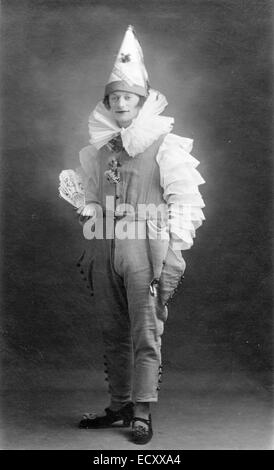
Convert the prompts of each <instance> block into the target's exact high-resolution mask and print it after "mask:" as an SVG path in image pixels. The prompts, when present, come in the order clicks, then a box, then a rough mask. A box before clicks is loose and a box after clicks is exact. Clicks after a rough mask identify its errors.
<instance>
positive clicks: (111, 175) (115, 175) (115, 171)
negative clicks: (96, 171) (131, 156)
mask: <svg viewBox="0 0 274 470" xmlns="http://www.w3.org/2000/svg"><path fill="white" fill-rule="evenodd" d="M120 166H121V163H120V162H119V161H118V160H117V159H116V158H115V157H112V158H111V160H110V161H109V162H108V168H109V169H108V170H106V171H105V176H106V178H107V180H108V182H109V183H112V184H117V183H120V180H121V178H120V172H119V167H120Z"/></svg>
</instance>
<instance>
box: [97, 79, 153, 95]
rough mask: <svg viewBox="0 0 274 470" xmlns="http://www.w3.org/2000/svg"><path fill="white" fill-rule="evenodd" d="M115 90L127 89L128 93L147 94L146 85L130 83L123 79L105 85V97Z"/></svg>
mask: <svg viewBox="0 0 274 470" xmlns="http://www.w3.org/2000/svg"><path fill="white" fill-rule="evenodd" d="M115 91H125V92H128V93H135V94H136V95H140V96H147V90H146V89H145V88H144V87H142V86H140V85H129V84H128V83H127V82H124V81H122V80H119V81H117V82H111V83H108V84H107V85H106V87H105V97H106V96H108V95H109V94H110V93H114V92H115Z"/></svg>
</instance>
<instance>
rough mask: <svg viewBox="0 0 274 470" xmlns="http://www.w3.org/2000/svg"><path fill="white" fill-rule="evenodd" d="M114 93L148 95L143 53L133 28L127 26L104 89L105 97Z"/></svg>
mask: <svg viewBox="0 0 274 470" xmlns="http://www.w3.org/2000/svg"><path fill="white" fill-rule="evenodd" d="M114 91H127V92H131V93H136V94H138V95H141V96H147V93H148V74H147V71H146V68H145V64H144V57H143V51H142V48H141V46H140V43H139V41H138V39H137V37H136V34H135V31H134V28H133V26H129V27H128V29H127V31H126V33H125V36H124V39H123V41H122V44H121V47H120V50H119V52H118V55H117V57H116V60H115V63H114V67H113V69H112V72H111V74H110V77H109V79H108V82H107V85H106V88H105V96H107V95H109V93H113V92H114Z"/></svg>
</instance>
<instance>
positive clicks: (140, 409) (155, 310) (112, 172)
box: [77, 26, 204, 444]
mask: <svg viewBox="0 0 274 470" xmlns="http://www.w3.org/2000/svg"><path fill="white" fill-rule="evenodd" d="M166 105H167V101H166V99H165V97H164V96H163V95H162V94H161V93H159V92H158V91H156V90H153V89H152V88H150V86H149V83H148V74H147V71H146V68H145V65H144V59H143V53H142V49H141V47H140V44H139V42H138V40H137V38H136V34H135V32H134V29H133V27H132V26H129V27H128V29H127V31H126V33H125V36H124V39H123V41H122V45H121V47H120V50H119V53H118V55H117V58H116V61H115V64H114V68H113V70H112V72H111V75H110V78H109V80H108V82H107V84H106V87H105V94H104V97H103V100H102V101H100V102H99V103H98V105H97V106H96V108H95V109H94V111H93V112H92V114H91V116H90V119H89V132H90V145H88V146H87V147H85V148H83V149H82V150H81V152H80V163H81V167H80V168H79V169H78V170H77V174H78V176H79V177H80V178H81V180H82V183H83V186H84V197H85V203H84V204H83V205H82V206H81V207H80V208H79V209H78V213H79V214H80V218H81V219H82V220H85V221H87V222H86V223H85V224H84V227H83V232H84V235H85V237H86V238H87V239H89V238H92V239H90V240H89V241H88V244H89V250H88V251H86V252H85V253H84V254H83V256H82V257H81V259H80V260H79V266H80V269H81V272H82V273H83V274H84V278H85V279H87V280H88V282H89V287H90V288H91V289H92V290H93V291H94V297H93V299H92V305H93V308H95V309H97V311H98V318H99V320H100V324H101V328H102V336H103V342H104V350H105V366H106V373H107V379H108V383H109V393H110V403H109V405H108V407H107V408H106V409H105V412H103V413H101V414H94V413H87V414H85V415H84V416H83V417H82V419H81V421H80V424H79V427H80V428H93V429H95V428H102V427H111V426H112V425H113V424H114V423H118V421H122V423H123V424H124V425H125V426H130V425H131V426H132V428H131V433H132V441H133V442H135V443H136V444H146V443H147V442H149V441H150V439H151V438H152V435H153V430H152V418H151V409H150V404H151V403H155V402H157V400H158V390H159V382H160V381H161V374H162V366H161V337H162V334H163V328H164V322H165V321H166V319H167V315H168V310H167V304H168V301H169V300H170V298H171V297H172V295H173V293H174V291H175V290H176V289H177V287H178V284H179V283H180V282H181V280H182V277H183V273H184V270H185V262H184V259H183V257H182V250H187V249H189V248H190V247H191V246H192V244H193V238H194V237H195V231H196V229H197V228H198V227H199V226H200V225H201V224H202V221H203V220H204V215H203V212H202V208H203V207H204V203H203V199H202V197H201V195H200V192H199V189H198V187H199V185H200V184H202V183H204V180H203V178H202V177H201V176H200V174H199V172H198V171H197V169H196V167H197V165H198V164H199V162H198V161H197V160H196V159H195V158H194V157H192V156H191V155H190V153H189V152H190V151H191V148H192V140H190V139H187V138H183V137H179V136H178V135H175V134H172V133H171V131H172V127H173V122H174V119H173V118H170V117H165V116H161V115H160V114H161V113H162V111H163V110H164V109H165V107H166ZM155 208H156V209H155ZM102 221H103V225H101V227H102V226H103V229H102V230H99V229H98V227H99V225H100V224H102ZM96 225H97V227H96ZM125 228H126V231H125ZM92 230H93V231H92ZM100 233H101V235H98V234H100ZM102 233H103V234H102ZM91 234H93V236H91ZM96 234H97V236H96Z"/></svg>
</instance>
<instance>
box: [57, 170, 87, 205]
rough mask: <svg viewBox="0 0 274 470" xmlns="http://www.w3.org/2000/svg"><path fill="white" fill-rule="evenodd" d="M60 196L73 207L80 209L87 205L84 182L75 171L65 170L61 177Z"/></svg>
mask: <svg viewBox="0 0 274 470" xmlns="http://www.w3.org/2000/svg"><path fill="white" fill-rule="evenodd" d="M59 180H60V185H59V188H58V189H59V195H60V197H62V198H63V199H65V200H66V201H67V202H69V203H70V204H71V205H72V206H74V207H76V208H77V209H79V207H82V206H84V205H85V192H84V186H83V182H82V180H81V177H80V175H79V174H78V173H76V172H75V171H74V170H63V171H62V172H61V173H60V175H59Z"/></svg>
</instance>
